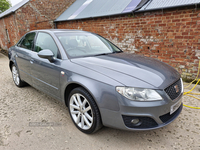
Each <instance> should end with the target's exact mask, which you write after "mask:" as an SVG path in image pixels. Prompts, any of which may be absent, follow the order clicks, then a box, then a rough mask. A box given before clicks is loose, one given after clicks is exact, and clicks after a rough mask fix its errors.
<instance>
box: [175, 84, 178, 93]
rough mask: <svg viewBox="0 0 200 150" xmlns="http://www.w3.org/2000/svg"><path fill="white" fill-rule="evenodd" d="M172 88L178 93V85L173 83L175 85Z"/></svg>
mask: <svg viewBox="0 0 200 150" xmlns="http://www.w3.org/2000/svg"><path fill="white" fill-rule="evenodd" d="M174 89H175V90H176V93H178V92H179V88H178V85H175V86H174Z"/></svg>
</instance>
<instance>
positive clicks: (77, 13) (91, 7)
mask: <svg viewBox="0 0 200 150" xmlns="http://www.w3.org/2000/svg"><path fill="white" fill-rule="evenodd" d="M199 3H200V0H76V1H75V2H74V3H73V4H72V5H71V6H70V7H69V8H68V9H67V10H66V11H65V12H64V13H63V14H61V15H60V16H59V17H58V18H57V19H56V20H55V22H58V21H68V20H78V19H86V18H95V17H103V16H112V15H119V14H127V13H132V12H134V11H137V12H141V11H150V10H156V9H165V8H170V7H180V6H188V5H194V4H199Z"/></svg>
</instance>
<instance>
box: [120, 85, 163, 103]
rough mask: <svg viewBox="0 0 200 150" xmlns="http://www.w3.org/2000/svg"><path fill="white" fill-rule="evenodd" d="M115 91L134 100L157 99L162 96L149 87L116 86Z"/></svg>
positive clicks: (160, 98)
mask: <svg viewBox="0 0 200 150" xmlns="http://www.w3.org/2000/svg"><path fill="white" fill-rule="evenodd" d="M116 91H117V92H119V93H120V94H121V95H123V96H125V97H126V98H128V99H130V100H134V101H159V100H163V99H162V97H161V96H160V95H159V94H158V93H157V92H156V91H155V90H151V89H140V88H130V87H116Z"/></svg>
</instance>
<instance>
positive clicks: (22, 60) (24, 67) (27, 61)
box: [16, 32, 36, 84]
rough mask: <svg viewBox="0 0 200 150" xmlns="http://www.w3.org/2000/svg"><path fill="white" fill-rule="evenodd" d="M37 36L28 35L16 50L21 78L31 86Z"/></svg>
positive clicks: (32, 33) (33, 34) (33, 33)
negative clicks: (33, 55)
mask: <svg viewBox="0 0 200 150" xmlns="http://www.w3.org/2000/svg"><path fill="white" fill-rule="evenodd" d="M35 35H36V33H35V32H31V33H28V34H26V35H25V36H24V38H22V40H21V42H20V43H19V44H18V45H17V48H16V49H17V51H16V53H17V55H16V62H17V67H18V69H19V73H20V76H21V78H22V79H23V80H24V81H26V82H27V83H29V84H32V79H31V64H32V54H33V44H34V39H35Z"/></svg>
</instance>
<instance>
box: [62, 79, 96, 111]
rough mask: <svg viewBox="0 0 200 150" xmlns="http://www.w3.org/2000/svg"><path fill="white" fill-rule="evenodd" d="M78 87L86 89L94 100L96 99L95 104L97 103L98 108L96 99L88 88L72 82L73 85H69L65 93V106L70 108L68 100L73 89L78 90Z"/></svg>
mask: <svg viewBox="0 0 200 150" xmlns="http://www.w3.org/2000/svg"><path fill="white" fill-rule="evenodd" d="M78 87H81V88H83V89H85V90H86V91H87V92H88V93H89V94H90V95H91V96H92V98H93V99H94V101H95V103H96V105H97V107H98V104H97V102H96V99H95V97H94V95H93V94H92V93H91V91H90V90H89V89H88V88H86V87H85V86H83V85H82V84H80V83H76V82H72V83H70V84H68V85H67V86H66V88H65V92H64V100H65V105H66V106H67V107H68V98H69V95H70V92H71V91H72V90H73V89H75V88H78ZM98 109H99V108H98Z"/></svg>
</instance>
